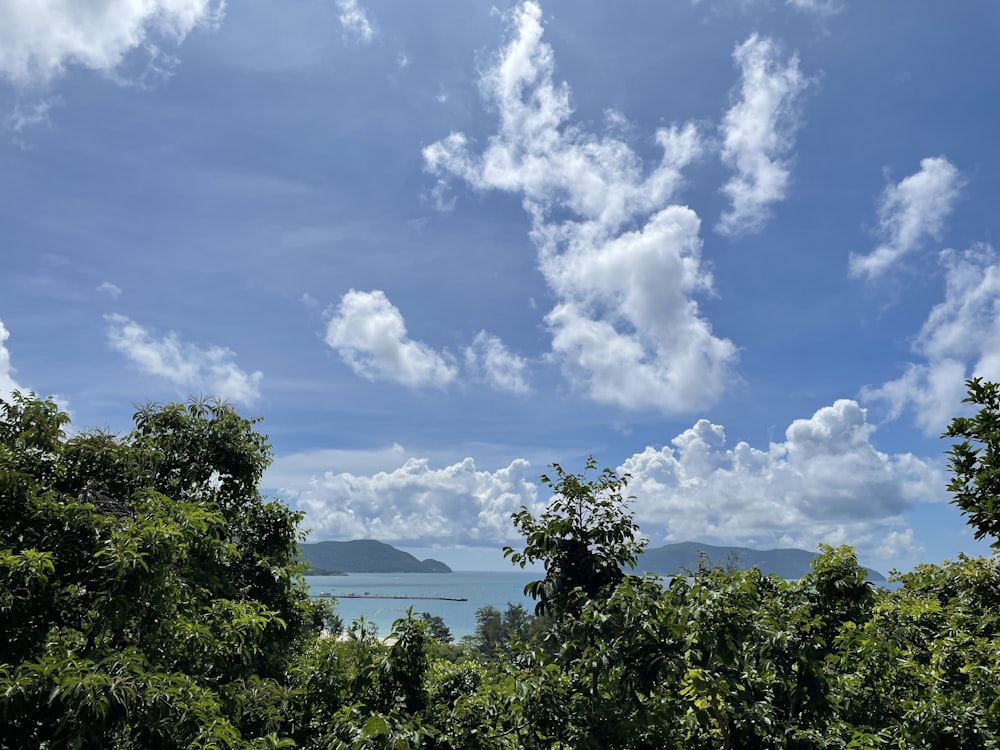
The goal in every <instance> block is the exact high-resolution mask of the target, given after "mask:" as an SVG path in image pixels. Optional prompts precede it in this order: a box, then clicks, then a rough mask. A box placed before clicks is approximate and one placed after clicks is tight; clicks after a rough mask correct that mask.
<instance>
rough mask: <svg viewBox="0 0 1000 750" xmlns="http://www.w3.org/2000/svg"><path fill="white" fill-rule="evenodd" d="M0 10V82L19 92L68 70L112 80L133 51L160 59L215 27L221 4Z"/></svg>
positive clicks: (117, 1) (119, 0) (152, 2)
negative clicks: (170, 47) (194, 35)
mask: <svg viewBox="0 0 1000 750" xmlns="http://www.w3.org/2000/svg"><path fill="white" fill-rule="evenodd" d="M0 5H2V11H0V13H2V15H3V23H0V78H6V79H7V80H8V81H10V82H12V83H13V84H14V85H15V86H19V87H25V86H39V85H45V84H48V83H50V82H51V81H53V80H54V79H56V78H58V77H59V76H61V75H62V74H63V73H64V72H65V70H66V68H67V67H69V66H71V65H79V66H81V67H84V68H88V69H90V70H95V71H99V72H102V73H108V74H112V73H114V72H115V71H116V70H117V69H118V68H119V66H120V65H121V64H122V62H123V61H124V60H125V58H126V57H127V55H128V54H129V53H131V52H133V51H135V50H145V51H146V52H147V53H148V55H149V56H150V58H151V59H155V58H157V57H162V55H163V46H162V45H164V44H171V43H172V44H178V43H180V42H182V41H183V40H184V38H185V37H186V36H187V35H188V34H189V33H191V31H193V30H194V29H195V28H197V27H199V26H210V25H212V24H215V23H217V22H218V21H219V20H220V19H221V16H222V11H223V7H224V4H223V3H222V2H221V0H220V1H218V2H217V1H216V0H144V1H143V2H135V0H104V1H103V2H98V3H93V2H17V1H16V0H15V2H13V3H11V2H9V1H8V2H4V3H2V4H0Z"/></svg>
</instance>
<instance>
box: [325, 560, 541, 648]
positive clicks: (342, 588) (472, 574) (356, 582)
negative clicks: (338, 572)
mask: <svg viewBox="0 0 1000 750" xmlns="http://www.w3.org/2000/svg"><path fill="white" fill-rule="evenodd" d="M543 575H544V573H543V572H539V571H523V570H514V571H509V572H508V571H455V572H453V573H351V574H350V575H346V576H309V577H308V578H306V581H307V582H308V584H309V589H310V593H311V594H312V595H313V596H322V595H324V594H332V595H333V596H334V597H336V596H337V595H338V594H358V595H363V594H365V593H368V594H371V595H380V596H392V597H405V598H402V599H395V598H394V599H377V598H370V599H369V598H365V599H344V598H341V599H337V602H336V607H337V614H339V615H340V617H341V618H342V619H343V620H344V625H345V626H349V625H350V624H351V622H352V621H354V620H356V619H357V618H358V617H361V616H364V618H365V619H366V620H368V621H369V622H373V623H375V625H376V626H377V627H378V633H379V635H380V636H385V635H388V634H389V633H390V632H392V623H393V621H394V620H396V619H398V618H400V617H405V616H406V609H407V607H413V611H414V612H415V613H419V612H429V613H430V614H432V615H437V616H439V617H440V618H441V619H443V620H444V622H445V624H446V625H447V626H448V629H449V630H451V634H452V635H453V636H454V637H455V640H456V641H457V640H458V639H459V638H461V637H462V636H463V635H472V634H473V633H474V632H475V630H476V610H477V609H479V608H480V607H485V606H486V605H488V604H492V605H493V606H494V607H496V608H497V609H499V610H500V611H501V612H502V611H503V610H504V608H505V607H506V606H507V602H513V603H514V604H523V605H524V607H525V608H526V609H527V610H528V612H534V607H535V604H534V601H533V600H531V599H529V598H527V597H526V596H525V595H524V586H525V584H526V583H528V582H529V581H535V580H538V579H539V578H540V577H541V576H543ZM419 597H449V598H451V599H466V600H467V601H442V600H440V599H437V598H419Z"/></svg>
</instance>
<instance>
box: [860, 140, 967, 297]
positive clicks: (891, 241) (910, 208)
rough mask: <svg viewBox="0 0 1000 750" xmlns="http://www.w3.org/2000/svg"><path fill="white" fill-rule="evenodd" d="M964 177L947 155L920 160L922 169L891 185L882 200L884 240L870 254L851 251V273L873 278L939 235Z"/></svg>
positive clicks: (880, 205)
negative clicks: (856, 253)
mask: <svg viewBox="0 0 1000 750" xmlns="http://www.w3.org/2000/svg"><path fill="white" fill-rule="evenodd" d="M963 184H964V181H963V180H962V176H961V174H960V173H959V171H958V169H956V168H955V166H954V165H953V164H951V162H949V161H948V160H947V159H946V158H944V157H943V156H936V157H928V158H926V159H922V160H921V161H920V171H919V172H916V173H914V174H911V175H910V176H909V177H906V178H904V179H902V180H900V181H899V182H898V183H897V184H895V185H888V186H886V188H885V191H884V192H883V193H882V197H881V198H880V199H879V202H878V224H879V227H878V229H879V234H880V235H881V236H882V242H881V244H880V245H879V246H878V247H876V248H875V249H874V250H873V251H872V252H871V253H869V254H868V255H855V254H854V253H852V254H851V260H850V266H849V268H850V274H851V276H853V277H855V278H862V279H866V280H869V281H871V280H872V279H875V278H877V277H879V276H881V275H882V274H884V273H885V272H886V271H888V270H889V268H891V267H892V266H893V265H894V264H896V263H897V262H899V260H900V259H901V258H902V257H903V256H904V255H907V254H909V253H911V252H913V251H914V250H916V249H917V248H918V247H919V246H920V243H921V242H923V241H924V240H925V239H927V238H935V239H936V238H938V237H940V235H941V230H942V229H943V228H944V222H945V220H946V219H947V218H948V215H949V214H950V213H951V210H952V207H953V206H954V204H955V201H956V200H957V199H958V195H959V193H960V192H961V189H962V186H963Z"/></svg>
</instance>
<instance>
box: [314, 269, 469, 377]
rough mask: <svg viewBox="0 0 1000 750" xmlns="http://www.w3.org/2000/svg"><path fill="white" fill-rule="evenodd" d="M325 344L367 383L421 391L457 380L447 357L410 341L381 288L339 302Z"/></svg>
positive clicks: (398, 314)
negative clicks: (382, 382) (370, 381)
mask: <svg viewBox="0 0 1000 750" xmlns="http://www.w3.org/2000/svg"><path fill="white" fill-rule="evenodd" d="M326 343H327V344H329V346H330V347H331V348H333V349H335V350H336V351H337V352H338V353H339V354H340V358H341V359H342V360H344V362H346V363H347V364H348V365H349V366H350V368H351V369H352V370H354V372H355V373H357V374H358V375H361V376H362V377H365V378H368V379H369V380H389V381H392V382H394V383H399V384H401V385H406V386H409V387H411V388H419V387H422V386H429V385H433V386H444V385H447V384H448V383H450V382H451V381H453V380H454V379H455V377H456V376H457V375H458V369H457V368H456V367H455V365H454V364H453V363H452V362H451V360H450V358H448V357H447V353H445V354H439V353H438V352H436V351H434V350H433V349H432V348H431V347H429V346H427V345H426V344H423V343H421V342H419V341H413V340H412V339H410V338H409V336H408V335H407V331H406V323H405V321H404V320H403V315H402V313H400V311H399V309H398V308H397V307H396V306H395V305H393V304H392V303H391V302H390V301H389V299H388V298H387V297H386V296H385V293H384V292H382V291H381V290H379V289H375V290H373V291H371V292H359V291H356V290H354V289H351V290H350V291H349V292H347V294H345V295H344V296H343V297H342V298H341V300H340V305H339V306H338V307H337V309H336V311H335V312H334V313H333V315H332V316H331V318H330V320H329V322H328V323H327V329H326Z"/></svg>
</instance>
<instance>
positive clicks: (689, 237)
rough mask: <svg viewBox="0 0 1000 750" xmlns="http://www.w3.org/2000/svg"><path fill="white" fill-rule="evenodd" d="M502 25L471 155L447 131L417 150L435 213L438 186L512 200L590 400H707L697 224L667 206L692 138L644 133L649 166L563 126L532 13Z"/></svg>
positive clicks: (718, 382)
mask: <svg viewBox="0 0 1000 750" xmlns="http://www.w3.org/2000/svg"><path fill="white" fill-rule="evenodd" d="M508 18H509V21H510V25H511V28H512V35H511V39H510V41H509V43H508V44H507V45H506V46H505V47H504V48H503V49H502V50H501V51H500V53H499V55H498V56H497V57H496V59H495V60H494V61H493V64H492V65H491V66H490V67H489V68H488V69H487V70H486V71H485V72H484V74H483V76H482V80H481V82H480V83H481V90H482V92H483V95H484V97H485V99H486V100H487V103H488V104H489V105H490V107H491V108H493V109H495V110H496V111H497V114H498V117H499V122H498V125H497V131H496V133H495V134H494V135H493V136H491V137H490V138H489V141H488V143H487V145H486V147H485V149H484V150H483V151H482V153H474V152H473V149H472V144H471V142H470V140H469V138H468V137H467V136H466V135H464V134H463V133H457V132H456V133H451V134H450V135H449V136H448V137H447V138H445V139H443V140H441V141H438V142H437V143H433V144H431V145H430V146H428V147H427V148H425V149H424V152H423V155H424V161H425V165H426V168H427V170H428V171H429V172H431V173H432V174H434V175H436V176H437V178H438V183H437V185H436V186H435V189H434V195H435V198H436V199H437V202H438V203H439V204H446V205H447V202H446V201H444V200H443V196H444V194H445V191H446V190H447V188H448V181H449V180H450V179H452V178H458V179H460V180H463V181H465V182H466V183H468V184H469V185H470V186H472V187H473V188H475V189H477V190H501V191H506V192H511V193H516V194H520V195H521V197H522V200H523V205H524V208H525V210H526V211H527V213H528V215H529V216H530V218H531V238H532V240H533V242H534V243H535V245H536V247H537V248H538V252H539V256H540V259H539V267H540V269H541V271H542V273H543V275H544V277H545V279H546V281H547V282H548V284H549V287H550V288H551V289H552V291H553V293H554V295H555V296H556V298H557V300H558V301H557V304H556V305H555V307H554V308H553V309H552V310H551V311H550V312H549V314H548V315H547V316H546V318H545V322H546V324H547V325H548V328H549V331H550V333H551V334H552V349H553V354H554V356H555V358H556V359H557V360H558V361H559V362H560V363H561V365H562V367H563V370H564V372H565V373H566V375H567V376H568V377H569V378H570V379H571V380H572V381H573V382H574V383H575V384H576V385H577V386H578V387H580V388H581V389H582V390H584V391H585V392H586V393H587V394H588V395H589V396H590V397H591V398H592V399H594V400H595V401H598V402H601V403H607V404H614V405H616V406H620V407H624V408H628V409H644V408H649V407H653V408H657V409H660V410H662V411H664V412H680V411H690V410H692V409H696V408H698V407H699V406H701V405H703V404H705V403H707V402H710V401H712V400H714V399H715V398H717V397H718V396H719V394H720V393H721V392H722V391H723V389H724V387H725V386H726V384H727V383H728V382H729V380H730V378H731V367H732V364H733V362H734V361H735V359H736V348H735V346H733V344H732V343H731V342H730V341H728V340H727V339H723V338H718V337H716V336H715V335H713V333H712V329H711V325H710V324H709V322H708V321H707V320H705V319H704V318H703V317H702V316H701V314H700V311H699V308H698V304H697V302H696V301H695V299H694V298H695V296H696V295H698V294H707V293H710V292H711V290H712V278H711V275H710V274H709V272H708V271H707V270H706V269H705V268H704V267H703V265H702V263H701V240H700V238H699V231H700V221H699V219H698V216H697V215H696V214H695V213H694V211H692V210H691V209H689V208H687V207H684V206H679V205H672V204H671V200H672V198H673V196H674V194H675V193H676V191H677V190H678V188H679V187H680V186H681V183H682V175H681V170H682V169H683V168H684V167H685V166H686V165H687V164H689V163H690V162H691V161H693V160H694V159H696V158H698V157H699V156H700V155H701V152H702V143H701V138H700V136H699V134H698V132H697V130H696V129H695V127H694V126H693V125H690V124H688V125H685V126H683V127H677V126H673V127H670V128H661V129H660V130H658V131H657V132H656V142H657V144H658V145H659V146H660V148H661V149H662V152H663V153H662V157H661V159H660V161H659V162H658V163H656V164H653V165H646V164H644V163H643V162H642V160H641V159H640V158H639V157H638V155H637V154H636V153H635V152H634V151H633V150H632V148H631V147H630V146H629V145H628V144H627V143H625V142H624V141H622V140H620V139H619V138H616V137H612V136H611V135H605V136H603V137H602V136H597V135H594V134H592V133H588V132H586V131H584V130H583V129H582V128H580V127H578V126H576V125H574V124H573V123H572V122H571V115H572V107H571V105H570V93H569V88H568V86H567V85H566V84H565V83H561V84H557V83H556V82H555V81H554V78H553V76H554V67H555V61H554V56H553V52H552V48H551V47H550V46H549V45H548V44H545V43H544V42H543V41H542V34H543V29H542V22H541V21H542V13H541V9H540V8H539V6H538V5H537V4H536V3H534V2H525V3H522V4H521V5H519V6H518V7H517V8H516V9H514V10H513V11H512V12H511V13H510V14H509V16H508Z"/></svg>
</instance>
